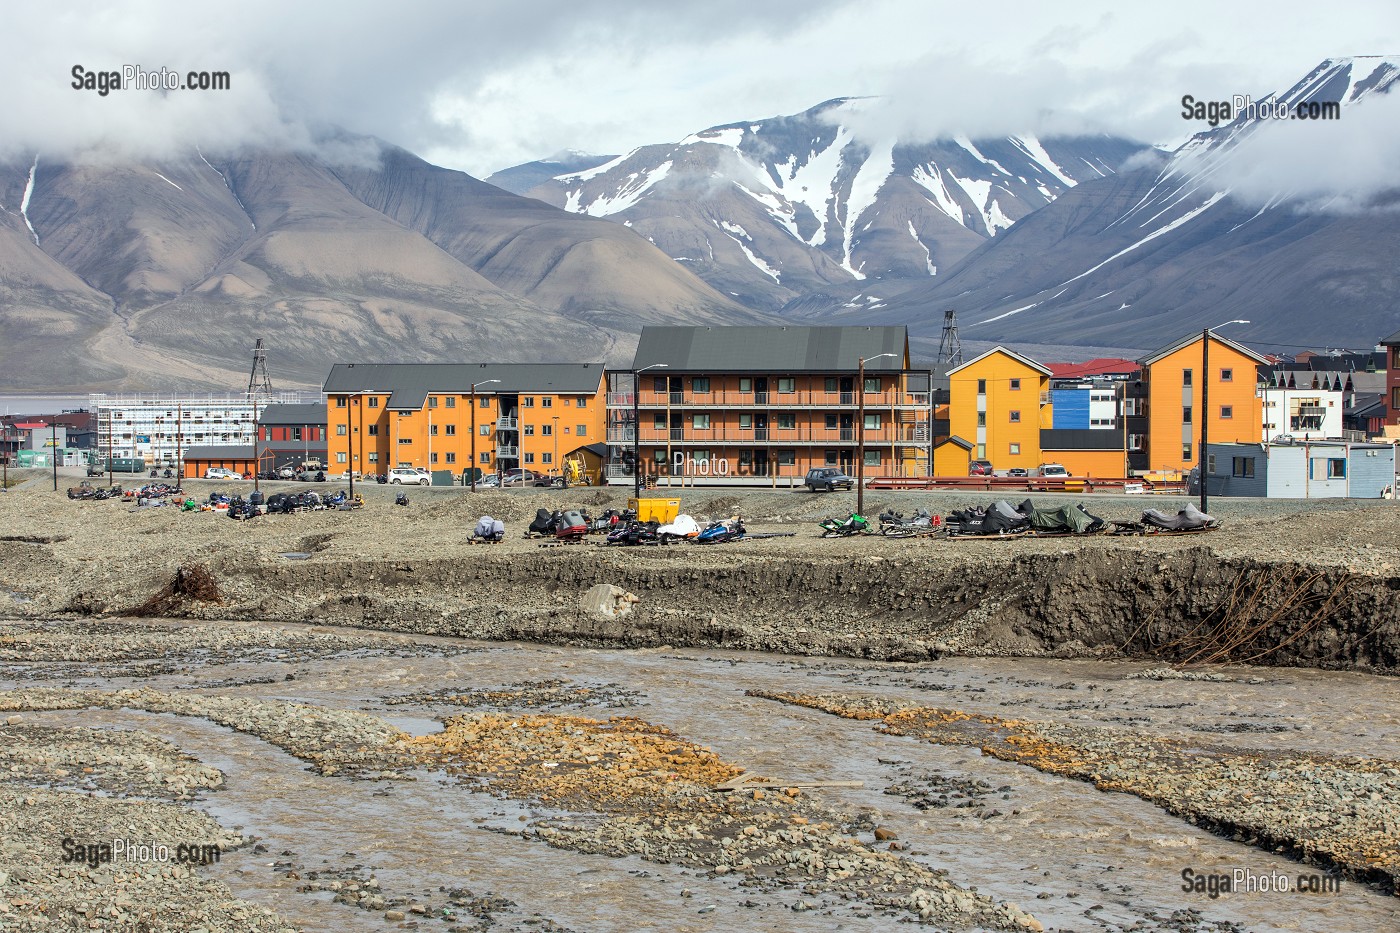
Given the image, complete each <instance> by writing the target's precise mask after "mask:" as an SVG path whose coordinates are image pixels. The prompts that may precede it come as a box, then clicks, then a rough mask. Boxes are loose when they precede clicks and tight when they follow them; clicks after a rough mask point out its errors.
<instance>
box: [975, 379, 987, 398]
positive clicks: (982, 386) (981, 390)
mask: <svg viewBox="0 0 1400 933" xmlns="http://www.w3.org/2000/svg"><path fill="white" fill-rule="evenodd" d="M977 394H978V395H986V394H987V380H985V379H978V380H977Z"/></svg>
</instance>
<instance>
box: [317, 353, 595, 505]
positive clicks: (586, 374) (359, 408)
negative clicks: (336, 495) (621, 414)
mask: <svg viewBox="0 0 1400 933" xmlns="http://www.w3.org/2000/svg"><path fill="white" fill-rule="evenodd" d="M473 387H475V392H474V393H473ZM324 392H325V394H326V430H327V456H328V457H329V459H330V463H329V467H330V469H329V472H330V473H331V474H332V475H335V474H339V473H344V472H346V471H348V470H354V471H355V472H356V473H358V474H360V475H367V476H372V475H375V474H381V473H387V472H388V471H389V470H390V469H391V468H393V467H425V468H427V469H429V470H447V471H450V472H452V473H455V474H458V475H461V474H463V473H464V472H465V471H466V470H467V468H468V467H470V466H471V465H472V463H473V461H475V464H476V466H477V468H478V469H480V470H481V471H482V473H496V472H499V471H504V470H509V469H512V468H516V467H522V468H524V469H526V470H530V471H532V472H535V473H542V474H545V475H549V476H557V475H560V472H561V469H562V465H563V464H564V463H565V462H566V459H567V458H568V457H569V456H570V455H571V454H575V455H576V452H577V451H578V450H579V449H580V448H583V447H587V446H589V445H592V444H597V443H600V442H602V441H603V440H604V439H605V438H604V434H605V431H604V425H605V422H606V409H605V405H604V396H603V365H602V364H601V363H481V364H475V363H470V364H469V363H338V364H336V365H335V366H334V367H333V368H332V369H331V372H330V375H329V376H327V377H326V383H325V387H324ZM473 398H474V399H475V402H476V404H475V406H474V407H473V405H472V401H473ZM576 458H577V455H576ZM590 480H591V481H592V482H598V480H599V477H597V476H591V477H590Z"/></svg>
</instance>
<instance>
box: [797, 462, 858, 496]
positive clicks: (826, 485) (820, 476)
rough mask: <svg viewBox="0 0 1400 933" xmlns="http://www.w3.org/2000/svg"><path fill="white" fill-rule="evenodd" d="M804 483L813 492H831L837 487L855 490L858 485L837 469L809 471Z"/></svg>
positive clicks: (827, 468) (818, 468)
mask: <svg viewBox="0 0 1400 933" xmlns="http://www.w3.org/2000/svg"><path fill="white" fill-rule="evenodd" d="M802 483H803V485H804V486H806V487H807V488H808V489H810V490H812V492H831V491H832V490H834V489H836V488H837V487H840V488H842V489H854V488H855V485H856V481H855V480H854V479H852V478H851V477H849V476H847V475H846V473H845V472H844V471H843V470H838V469H837V468H836V467H816V468H815V469H811V470H808V471H807V478H806V479H805V480H803V481H802Z"/></svg>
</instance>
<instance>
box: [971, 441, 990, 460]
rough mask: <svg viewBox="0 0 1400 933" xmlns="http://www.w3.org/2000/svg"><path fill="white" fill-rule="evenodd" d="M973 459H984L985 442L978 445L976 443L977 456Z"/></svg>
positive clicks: (985, 454)
mask: <svg viewBox="0 0 1400 933" xmlns="http://www.w3.org/2000/svg"><path fill="white" fill-rule="evenodd" d="M974 459H976V460H986V459H987V445H986V444H978V445H977V456H976V457H975V458H974Z"/></svg>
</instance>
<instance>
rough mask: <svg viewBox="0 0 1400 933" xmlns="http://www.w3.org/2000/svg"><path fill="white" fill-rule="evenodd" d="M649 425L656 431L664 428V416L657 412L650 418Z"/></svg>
mask: <svg viewBox="0 0 1400 933" xmlns="http://www.w3.org/2000/svg"><path fill="white" fill-rule="evenodd" d="M651 426H652V427H653V428H655V429H656V430H658V431H664V430H666V416H665V415H663V414H661V413H659V412H658V413H657V414H656V416H655V417H653V418H652V420H651Z"/></svg>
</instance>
